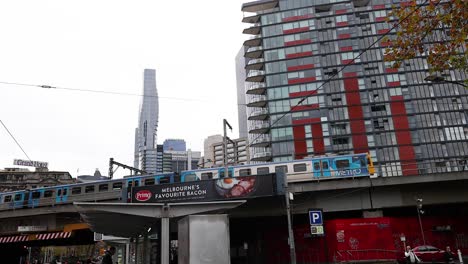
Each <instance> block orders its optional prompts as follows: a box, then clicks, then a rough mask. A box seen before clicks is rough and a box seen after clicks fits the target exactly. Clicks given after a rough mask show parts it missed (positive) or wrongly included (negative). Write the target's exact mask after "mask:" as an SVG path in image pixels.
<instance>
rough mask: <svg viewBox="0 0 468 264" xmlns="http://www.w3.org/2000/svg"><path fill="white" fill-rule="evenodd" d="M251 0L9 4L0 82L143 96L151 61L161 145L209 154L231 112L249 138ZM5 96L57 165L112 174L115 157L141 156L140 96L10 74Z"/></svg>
mask: <svg viewBox="0 0 468 264" xmlns="http://www.w3.org/2000/svg"><path fill="white" fill-rule="evenodd" d="M242 2H250V1H242V0H227V1H219V0H199V1H189V0H179V1H160V0H148V1H146V0H145V1H143V0H138V1H120V0H118V1H117V0H99V1H96V0H93V1H91V0H81V1H64V0H50V1H44V0H41V1H37V0H28V1H23V0H18V1H1V2H0V36H1V38H0V39H1V41H0V82H12V83H24V84H44V85H52V86H57V87H64V88H72V89H88V90H99V91H107V92H118V93H130V94H141V93H142V89H143V69H145V68H153V69H156V83H157V89H158V94H159V96H160V99H159V129H158V143H160V144H162V143H163V141H164V140H165V139H168V138H181V139H185V141H186V142H187V147H188V148H191V149H192V150H194V151H203V140H204V139H205V138H206V137H207V136H209V135H213V134H221V133H222V119H223V118H226V119H227V120H228V121H229V122H230V123H231V124H232V125H233V127H234V131H233V133H230V134H229V136H230V137H233V138H235V137H238V124H237V99H236V81H235V56H236V54H237V52H238V51H239V49H240V47H241V45H242V42H243V40H244V39H246V38H247V37H248V36H245V35H243V34H242V29H243V28H244V27H246V26H247V25H246V24H243V23H242V22H241V19H242V12H241V11H240V9H241V5H242ZM0 99H1V100H0V120H2V121H3V123H4V124H5V125H6V126H7V127H8V129H9V130H10V132H12V134H13V135H14V136H15V137H16V139H17V140H18V142H19V143H20V144H21V145H22V147H23V148H24V150H25V151H26V153H27V154H28V155H29V157H30V158H31V159H32V160H38V161H46V162H49V169H51V170H63V171H69V172H70V173H71V174H72V176H74V177H76V176H77V175H84V174H93V173H94V171H95V169H96V168H99V170H100V171H101V173H102V174H103V175H107V174H108V162H109V158H110V157H113V158H114V159H115V160H116V161H119V162H122V163H125V164H128V165H133V154H134V153H133V150H134V130H135V127H136V126H137V123H138V108H139V103H140V97H137V96H128V95H112V94H100V93H90V92H78V91H71V90H63V89H61V90H56V89H43V88H38V87H29V86H19V85H8V84H1V83H0ZM15 158H19V159H27V158H26V156H25V155H24V154H23V152H22V151H21V149H20V148H19V147H18V146H17V145H16V144H15V142H14V141H13V139H12V138H11V137H10V135H9V134H8V133H7V132H6V131H5V129H4V128H3V127H2V126H0V169H1V168H5V167H13V159H15ZM125 174H127V173H126V172H125V171H124V170H123V169H119V171H118V172H117V175H118V176H117V177H121V176H122V175H125Z"/></svg>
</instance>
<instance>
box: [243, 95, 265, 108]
mask: <svg viewBox="0 0 468 264" xmlns="http://www.w3.org/2000/svg"><path fill="white" fill-rule="evenodd" d="M267 100H268V99H267V97H266V96H265V95H257V96H252V97H251V98H249V100H248V104H247V106H248V107H265V106H266V103H267Z"/></svg>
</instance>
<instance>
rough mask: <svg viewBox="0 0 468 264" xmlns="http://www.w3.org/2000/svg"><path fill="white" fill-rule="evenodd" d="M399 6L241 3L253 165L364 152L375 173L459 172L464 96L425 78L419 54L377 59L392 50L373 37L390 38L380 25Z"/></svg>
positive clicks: (383, 1)
mask: <svg viewBox="0 0 468 264" xmlns="http://www.w3.org/2000/svg"><path fill="white" fill-rule="evenodd" d="M400 2H401V1H399V0H364V1H362V0H352V1H350V0H280V1H278V0H261V1H253V2H250V3H246V4H243V6H242V11H244V18H243V22H245V23H249V25H248V27H247V28H246V29H245V30H244V31H243V32H244V33H245V34H250V35H252V37H251V38H250V39H248V40H246V41H245V42H244V47H245V49H246V52H245V54H244V56H245V58H246V59H247V62H246V65H245V70H246V76H247V77H246V79H245V81H246V84H245V85H246V87H245V88H246V96H247V106H248V107H249V108H250V109H249V111H248V116H249V117H248V119H249V121H248V130H249V142H250V144H251V146H252V149H251V152H252V153H251V156H252V160H253V161H283V160H291V159H301V158H304V157H307V156H316V155H326V154H347V153H362V152H369V153H370V154H371V156H372V158H373V160H374V162H375V164H376V167H377V170H378V173H379V174H380V175H382V176H396V175H422V174H427V173H434V172H446V171H456V170H461V169H463V168H464V164H465V163H466V160H467V156H468V129H467V119H468V92H467V90H466V89H464V88H463V87H462V86H460V85H456V84H454V83H447V82H446V83H437V84H436V83H429V82H427V81H425V78H426V77H427V76H428V75H429V71H428V68H429V66H428V64H427V60H426V58H425V56H419V57H417V58H415V59H411V60H408V61H405V62H404V63H403V64H402V66H401V67H400V68H399V69H393V68H392V67H391V63H388V62H384V60H383V59H384V50H385V48H386V47H388V45H390V43H389V42H388V41H385V40H379V37H381V36H383V35H389V36H390V38H391V35H393V34H395V32H392V31H391V27H392V24H390V23H387V22H386V19H387V16H388V15H389V12H390V11H391V9H392V6H393V5H400ZM440 35H441V36H443V32H441V34H440ZM374 42H376V44H375V45H373V43H374ZM361 53H362V55H360V54H361ZM444 77H445V78H446V79H449V80H451V81H460V80H466V77H467V76H464V75H463V74H461V73H460V72H457V71H453V70H451V71H447V72H446V75H445V76H444Z"/></svg>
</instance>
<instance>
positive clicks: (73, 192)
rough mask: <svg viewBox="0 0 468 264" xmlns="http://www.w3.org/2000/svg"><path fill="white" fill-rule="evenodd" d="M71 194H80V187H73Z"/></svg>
mask: <svg viewBox="0 0 468 264" xmlns="http://www.w3.org/2000/svg"><path fill="white" fill-rule="evenodd" d="M72 194H81V187H73V188H72Z"/></svg>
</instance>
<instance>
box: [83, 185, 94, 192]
mask: <svg viewBox="0 0 468 264" xmlns="http://www.w3.org/2000/svg"><path fill="white" fill-rule="evenodd" d="M92 192H94V185H90V186H86V187H85V193H92Z"/></svg>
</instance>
